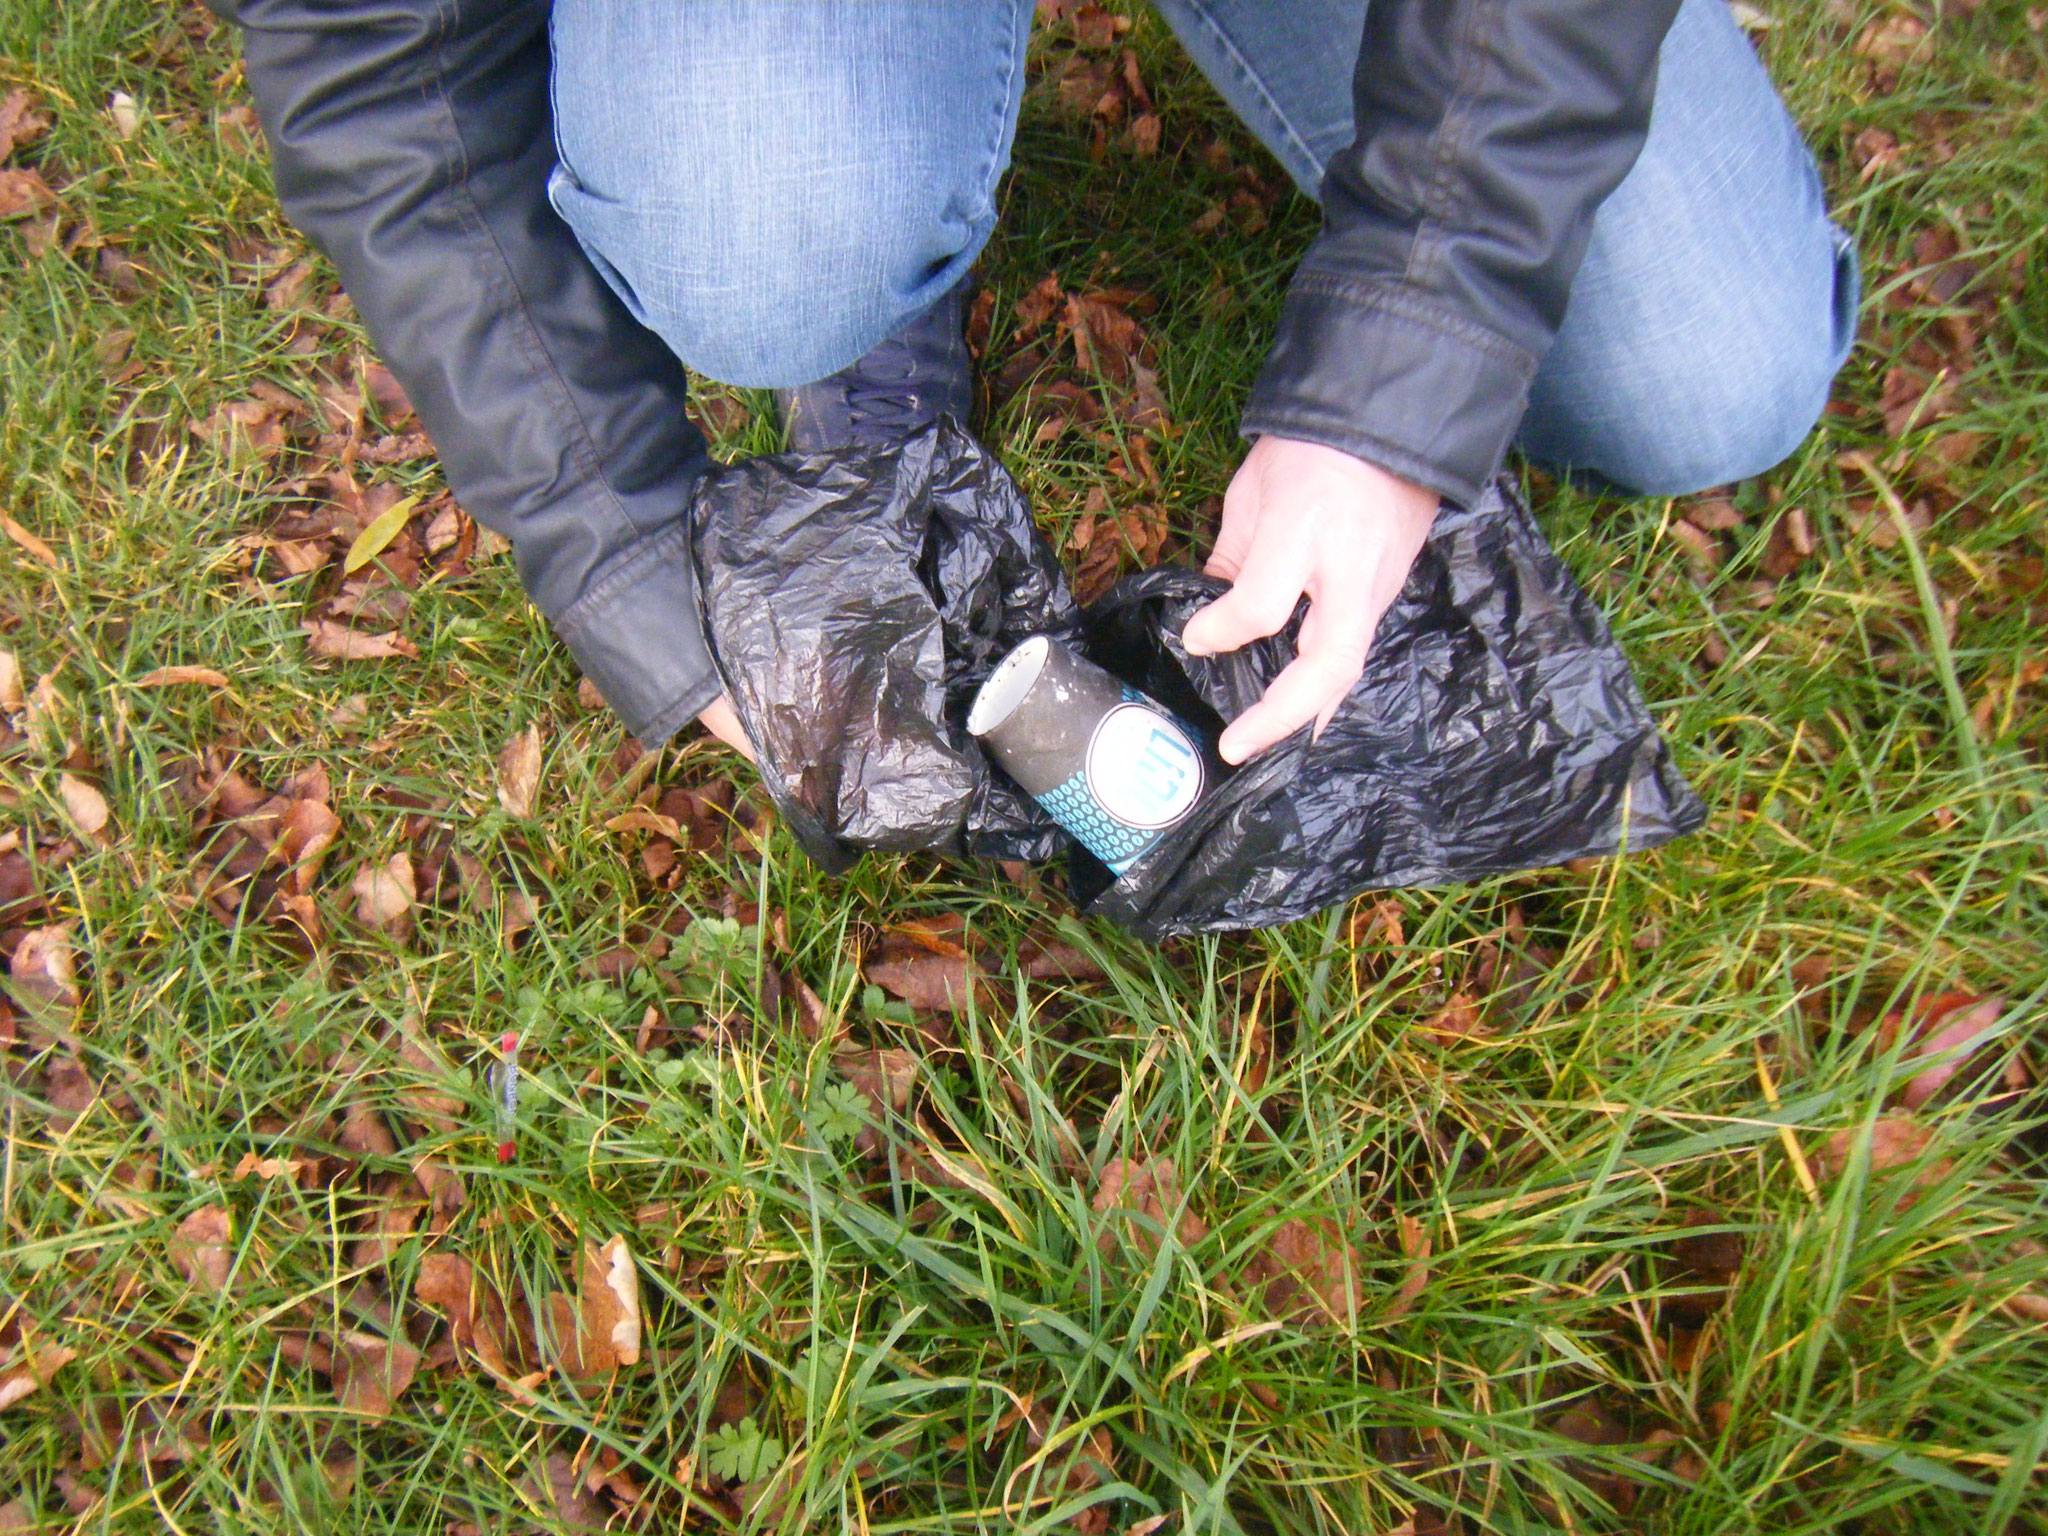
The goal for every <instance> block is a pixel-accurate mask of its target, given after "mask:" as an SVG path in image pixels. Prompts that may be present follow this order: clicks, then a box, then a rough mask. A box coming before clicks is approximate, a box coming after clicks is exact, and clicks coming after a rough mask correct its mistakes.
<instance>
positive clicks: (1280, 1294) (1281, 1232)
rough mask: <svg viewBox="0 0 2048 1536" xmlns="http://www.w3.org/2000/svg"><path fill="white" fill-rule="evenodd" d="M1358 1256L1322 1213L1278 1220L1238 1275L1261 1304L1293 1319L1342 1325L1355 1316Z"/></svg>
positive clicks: (1339, 1229)
mask: <svg viewBox="0 0 2048 1536" xmlns="http://www.w3.org/2000/svg"><path fill="white" fill-rule="evenodd" d="M1362 1267H1363V1260H1362V1259H1361V1258H1360V1256H1359V1252H1358V1250H1357V1249H1356V1248H1354V1247H1352V1246H1351V1245H1350V1244H1349V1243H1347V1242H1345V1241H1344V1233H1343V1229H1342V1228H1340V1227H1339V1226H1338V1225H1337V1223H1336V1222H1335V1221H1332V1220H1331V1219H1329V1218H1328V1217H1322V1218H1318V1219H1317V1220H1315V1221H1302V1220H1299V1219H1296V1220H1293V1221H1286V1222H1282V1223H1281V1225H1280V1227H1279V1229H1278V1230H1277V1231H1275V1232H1274V1233H1273V1237H1272V1240H1271V1241H1270V1242H1269V1243H1268V1244H1267V1245H1266V1247H1265V1249H1264V1250H1263V1251H1262V1252H1260V1253H1259V1254H1258V1255H1257V1256H1256V1257H1255V1258H1253V1260H1252V1262H1251V1263H1250V1264H1248V1265H1246V1266H1245V1272H1244V1278H1245V1282H1246V1284H1247V1285H1249V1286H1250V1287H1251V1288H1252V1289H1253V1290H1254V1291H1255V1292H1257V1293H1259V1295H1260V1297H1261V1299H1262V1301H1263V1304H1264V1306H1265V1309H1266V1310H1267V1311H1268V1312H1270V1313H1271V1314H1272V1315H1273V1316H1275V1317H1279V1318H1284V1319H1286V1320H1287V1321H1289V1322H1293V1323H1303V1324H1306V1323H1335V1324H1337V1325H1339V1326H1340V1327H1341V1326H1347V1325H1348V1324H1349V1323H1350V1322H1351V1320H1352V1319H1354V1318H1355V1317H1357V1316H1358V1310H1359V1303H1360V1300H1361V1291H1360V1285H1359V1278H1358V1277H1359V1271H1360V1269H1361V1268H1362Z"/></svg>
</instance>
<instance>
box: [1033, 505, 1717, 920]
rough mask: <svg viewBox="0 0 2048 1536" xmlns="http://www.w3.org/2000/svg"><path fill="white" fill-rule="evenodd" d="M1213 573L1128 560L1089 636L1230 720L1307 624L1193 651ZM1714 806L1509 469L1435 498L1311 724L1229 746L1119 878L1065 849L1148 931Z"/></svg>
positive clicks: (1504, 858) (1076, 892)
mask: <svg viewBox="0 0 2048 1536" xmlns="http://www.w3.org/2000/svg"><path fill="white" fill-rule="evenodd" d="M1223 590H1225V588H1224V584H1223V583H1221V582H1218V581H1214V580H1212V579H1210V578H1208V577H1205V576H1201V575H1198V574H1197V573H1195V572H1192V571H1185V570H1177V569H1173V568H1170V567H1162V568H1160V569H1158V570H1152V571H1146V572H1143V573H1141V574H1139V575H1136V576H1132V577H1128V578H1126V579H1125V580H1124V581H1122V582H1120V583H1119V584H1118V585H1117V586H1116V587H1115V588H1113V589H1112V590H1111V591H1110V592H1109V593H1108V594H1107V595H1106V596H1105V597H1104V598H1103V599H1102V601H1101V602H1100V603H1098V604H1097V605H1096V606H1095V607H1094V608H1092V609H1090V610H1089V612H1088V614H1087V637H1086V640H1085V641H1084V646H1085V649H1086V650H1087V652H1088V654H1089V655H1090V656H1091V657H1092V658H1093V659H1094V660H1095V661H1096V662H1098V663H1099V664H1100V665H1102V666H1105V667H1107V668H1108V669H1109V670H1110V671H1112V672H1115V673H1118V674H1119V675H1120V676H1122V677H1124V678H1125V680H1126V681H1128V682H1130V683H1132V684H1133V685H1134V686H1136V687H1139V688H1142V689H1145V690H1146V691H1148V692H1150V693H1152V694H1153V695H1154V697H1156V698H1158V699H1159V700H1160V701H1161V702H1162V703H1165V704H1167V705H1168V706H1169V707H1171V708H1174V709H1176V710H1178V711H1181V712H1183V715H1184V717H1186V718H1191V719H1194V720H1195V721H1197V723H1199V724H1203V725H1208V726H1214V727H1220V726H1221V724H1222V722H1223V721H1225V720H1228V719H1230V718H1233V717H1234V716H1236V715H1237V714H1239V713H1241V712H1242V711H1243V710H1244V709H1245V708H1247V707H1248V706H1249V705H1250V704H1251V703H1252V702H1253V701H1254V700H1256V699H1257V698H1258V697H1259V695H1260V694H1261V693H1263V692H1264V691H1265V687H1266V684H1267V683H1269V682H1270V681H1271V680H1272V679H1273V678H1274V677H1276V676H1277V675H1278V674H1279V672H1280V669H1281V668H1282V667H1284V666H1285V665H1286V664H1287V663H1288V662H1289V661H1290V660H1292V659H1293V656H1294V629H1295V628H1296V627H1298V619H1297V625H1291V626H1290V627H1289V629H1288V630H1287V631H1286V632H1284V633H1283V634H1282V635H1281V636H1278V637H1275V638H1274V639H1271V640H1266V641H1262V642H1259V643H1258V644H1255V645H1252V646H1249V647H1246V648H1245V649H1243V650H1241V651H1237V652H1233V653H1232V654H1230V655H1227V656H1213V657H1191V656H1189V655H1188V654H1187V653H1186V652H1185V651H1183V650H1182V649H1181V647H1180V632H1181V628H1182V626H1183V625H1185V624H1186V622H1187V620H1188V619H1189V618H1190V617H1192V616H1193V614H1194V613H1195V611H1196V610H1197V609H1199V608H1200V607H1202V606H1203V605H1204V604H1205V603H1207V602H1209V601H1210V600H1212V599H1213V598H1214V597H1216V596H1217V595H1218V594H1219V593H1221V592H1222V591H1223ZM1705 820H1706V807H1705V806H1704V805H1702V804H1701V803H1700V800H1699V797H1698V796H1697V795H1695V794H1694V793H1693V792H1692V789H1691V787H1690V786H1689V785H1688V784H1687V783H1686V782H1685V780H1684V779H1683V778H1682V777H1681V776H1680V775H1679V773H1678V772H1677V770H1676V768H1675V767H1673V765H1672V762H1671V755H1670V751H1669V749H1668V748H1667V747H1666V746H1665V744H1664V741H1663V738H1662V737H1661V736H1660V735H1659V734H1658V732H1657V729H1656V726H1655V724H1654V723H1653V722H1652V720H1651V719H1650V714H1649V710H1648V708H1647V706H1646V705H1645V704H1644V702H1643V697H1642V694H1641V692H1640V690H1638V688H1637V687H1636V683H1635V677H1634V674H1633V673H1632V672H1631V671H1630V669H1629V665H1628V659H1627V657H1626V656H1624V655H1623V654H1622V651H1621V648H1620V646H1619V645H1617V644H1616V643H1615V640H1614V637H1613V635H1612V634H1611V633H1610V632H1609V630H1608V628H1607V624H1606V621H1605V620H1604V619H1603V618H1602V617H1601V616H1600V612H1599V609H1598V608H1596V607H1595V606H1594V604H1593V602H1592V600H1591V599H1590V598H1588V597H1587V596H1586V594H1585V593H1584V592H1583V591H1582V590H1581V589H1580V588H1579V585H1578V583H1577V582H1576V581H1574V580H1573V578H1572V575H1571V573H1570V571H1569V570H1567V569H1566V568H1565V565H1564V563H1563V562H1562V561H1561V560H1559V559H1558V557H1557V555H1556V553H1555V552H1554V551H1553V550H1552V549H1551V548H1550V546H1549V544H1548V543H1546V542H1545V541H1544V538H1543V535H1542V534H1541V532H1539V531H1538V529H1537V527H1536V524H1535V521H1534V520H1533V519H1532V518H1531V517H1530V515H1529V513H1528V510H1527V509H1526V508H1525V507H1524V506H1523V505H1522V503H1521V501H1520V499H1519V498H1518V497H1517V496H1516V495H1515V494H1514V493H1513V491H1512V490H1511V488H1510V487H1509V486H1508V485H1507V484H1506V483H1505V482H1502V483H1500V484H1498V485H1496V486H1495V487H1494V488H1493V489H1492V490H1491V491H1489V493H1488V495H1487V496H1486V497H1485V498H1484V499H1483V500H1482V501H1481V502H1480V503H1479V504H1478V505H1477V506H1475V507H1473V508H1471V509H1470V510H1462V511H1461V510H1459V509H1456V508H1452V507H1446V508H1444V509H1443V510H1442V511H1441V512H1440V513H1439V514H1438V516H1437V520H1436V525H1435V527H1434V528H1433V529H1432V530H1431V533H1430V538H1429V542H1428V544H1427V545H1426V546H1425V547H1424V549H1423V552H1422V555H1421V556H1420V558H1418V559H1417V561H1416V564H1415V569H1414V570H1413V571H1412V572H1411V573H1410V575H1409V579H1408V583H1407V585H1406V586H1405V587H1404V588H1403V590H1402V592H1401V595H1400V597H1399V598H1398V599H1397V600H1396V601H1395V604H1394V606H1393V607H1392V608H1391V609H1389V610H1388V612H1387V615H1386V617H1385V618H1383V619H1382V620H1381V621H1380V627H1379V630H1378V632H1377V633H1376V634H1375V636H1374V639H1373V646H1372V651H1371V654H1370V655H1369V656H1368V658H1367V661H1366V667H1365V675H1364V676H1363V677H1362V678H1361V679H1360V680H1359V682H1358V685H1357V686H1356V687H1355V688H1353V689H1352V691H1351V693H1350V695H1349V697H1347V698H1346V699H1345V701H1344V703H1343V704H1342V705H1341V706H1339V708H1338V711H1337V714H1336V715H1335V717H1334V718H1333V719H1332V720H1331V722H1330V724H1329V726H1328V727H1327V728H1326V729H1325V730H1324V731H1323V733H1322V735H1321V736H1320V737H1317V738H1316V739H1314V740H1313V741H1311V740H1310V733H1309V731H1308V730H1307V729H1306V728H1304V729H1303V730H1301V731H1299V732H1297V733H1296V734H1295V735H1294V736H1292V737H1290V738H1289V739H1288V740H1286V741H1285V742H1282V743H1281V744H1280V745H1279V746H1277V747H1275V748H1273V749H1272V750H1271V751H1269V752H1267V753H1265V754H1263V755H1262V756H1260V757H1258V758H1256V759H1254V760H1253V761H1252V762H1250V763H1248V764H1246V765H1244V766H1243V767H1242V768H1239V769H1238V770H1237V771H1236V772H1235V773H1234V774H1232V775H1231V776H1230V777H1229V778H1228V779H1226V780H1225V781H1223V782H1222V783H1221V784H1219V785H1218V786H1217V787H1216V788H1215V789H1214V790H1213V791H1212V792H1211V793H1210V795H1209V796H1208V797H1207V798H1206V799H1205V800H1204V801H1203V803H1202V804H1201V806H1199V807H1198V808H1197V810H1196V812H1195V814H1194V816H1192V817H1191V818H1189V820H1188V821H1186V822H1184V823H1182V824H1181V825H1180V826H1178V827H1176V828H1174V829H1173V831H1172V832H1170V833H1168V834H1167V836H1166V837H1165V838H1163V839H1161V840H1160V842H1159V843H1158V844H1157V845H1156V846H1155V847H1153V848H1152V849H1150V850H1148V851H1147V853H1146V854H1145V856H1144V857H1143V858H1142V859H1141V860H1140V861H1139V863H1137V864H1136V865H1134V866H1132V868H1130V869H1129V870H1128V871H1126V872H1125V874H1124V875H1123V877H1122V878H1121V879H1118V880H1115V881H1114V883H1112V879H1111V876H1110V873H1109V871H1108V870H1107V869H1106V868H1104V867H1103V866H1102V865H1101V864H1100V863H1099V862H1097V861H1096V860H1095V859H1094V858H1093V857H1092V856H1091V855H1089V854H1087V853H1086V852H1085V851H1083V850H1078V849H1077V850H1075V851H1074V852H1073V854H1072V855H1071V876H1072V878H1071V879H1070V882H1069V886H1070V890H1071V891H1072V894H1073V896H1074V898H1075V900H1076V902H1077V903H1078V904H1080V905H1082V906H1084V907H1085V908H1086V909H1087V910H1088V911H1089V912H1090V913H1092V914H1098V915H1101V916H1105V917H1109V918H1111V919H1113V920H1114V921H1116V922H1118V923H1120V924H1122V925H1123V926H1124V927H1126V928H1129V929H1131V930H1132V931H1133V932H1136V933H1139V934H1142V935H1145V936H1147V937H1151V938H1160V937H1164V936H1166V935H1169V934H1175V933H1188V932H1194V931H1199V930H1206V929H1231V928H1261V927H1266V926H1269V925H1271V924H1274V923H1283V922H1289V921H1292V920H1294V919H1296V918H1300V917H1305V916H1307V915H1308V914H1310V913H1312V912H1315V911H1317V910H1319V909H1321V908H1323V907H1326V906H1329V905H1330V904H1332V903H1333V902H1338V901H1342V900H1346V899H1348V898H1349V897H1351V896H1354V895H1356V894H1357V893H1358V892H1360V891H1363V890H1370V889H1375V888H1379V887H1387V886H1406V885H1446V884H1452V883H1457V882H1462V881H1467V880H1476V879H1480V878H1483V877H1485V876H1488V875H1496V874H1506V873H1509V872H1512V871H1515V870H1523V869H1539V868H1543V867H1545V866H1548V865H1553V864H1562V863H1564V862H1566V861H1567V860H1570V859H1576V858H1587V857H1594V856H1600V855H1605V854H1613V853H1620V852H1623V851H1632V850H1641V849H1645V848H1650V847H1654V846H1655V845H1657V844H1658V843H1661V842H1665V841H1667V840H1668V839H1670V838H1673V837H1677V836H1679V835H1681V834H1683V833H1686V832H1690V831H1693V830H1695V829H1696V828H1698V827H1699V826H1700V825H1701V824H1702V823H1703V822H1704V821H1705Z"/></svg>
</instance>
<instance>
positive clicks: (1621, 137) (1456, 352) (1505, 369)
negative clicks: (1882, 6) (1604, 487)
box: [1244, 0, 1678, 506]
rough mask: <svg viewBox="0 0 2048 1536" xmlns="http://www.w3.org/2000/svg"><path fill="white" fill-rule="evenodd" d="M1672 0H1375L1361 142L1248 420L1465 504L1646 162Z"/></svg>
mask: <svg viewBox="0 0 2048 1536" xmlns="http://www.w3.org/2000/svg"><path fill="white" fill-rule="evenodd" d="M1677 9H1678V0H1373V3H1372V4H1371V5H1369V6H1368V7H1366V19H1365V38H1364V45H1363V48H1362V50H1361V53H1360V57H1359V64H1358V72H1357V76H1356V78H1355V80H1354V82H1353V88H1352V89H1353V99H1354V101H1355V103H1356V120H1357V128H1358V131H1357V137H1356V138H1355V139H1354V140H1353V142H1352V144H1351V147H1350V148H1349V149H1347V150H1346V151H1344V153H1342V154H1340V155H1338V156H1337V157H1336V158H1335V159H1334V160H1332V161H1331V163H1330V165H1329V167H1328V170H1327V173H1326V175H1325V178H1324V181H1323V188H1322V202H1323V228H1322V231H1321V233H1320V234H1319V235H1318V236H1317V238H1316V240H1315V241H1314V243H1313V244H1312V245H1311V246H1310V248H1309V251H1308V254H1307V256H1306V257H1304V258H1303V260H1302V263H1301V266H1300V269H1299V270H1298V271H1297V272H1296V273H1295V277H1294V281H1293V283H1292V285H1291V287H1290V288H1289V290H1288V295H1287V300H1286V303H1285V305H1284V306H1283V308H1282V311H1281V319H1280V328H1279V335H1278V339H1277V340H1276V342H1275V343H1274V347H1273V350H1272V353H1271V355H1270V356H1269V358H1268V359H1267V362H1266V366H1265V368H1264V370H1263V372H1262V373H1261V375H1260V377H1259V380H1258V382H1257V383H1256V385H1255V386H1254V387H1253V390H1252V398H1251V402H1250V404H1249V406H1248V407H1247V409H1246V413H1245V419H1244V431H1245V433H1246V435H1247V436H1256V435H1259V434H1262V433H1267V432H1271V433H1276V434H1278V435H1281V436H1285V437H1295V438H1304V439H1307V440H1310V441H1313V442H1320V443H1325V444H1328V445H1329V446H1331V447H1334V448H1341V449H1343V450H1345V451H1346V452H1348V453H1352V454H1355V455H1356V456H1358V457H1359V458H1362V459H1367V460H1370V461H1371V462H1373V463H1375V464H1378V465H1380V466H1381V467H1382V468H1385V469H1388V470H1391V471H1393V472H1394V473H1395V474H1398V475H1400V476H1402V477H1403V478H1404V479H1408V480H1412V481H1415V482H1416V483H1418V484H1421V485H1424V486H1427V487H1429V488H1430V489H1432V490H1434V491H1436V492H1438V493H1439V494H1440V495H1442V496H1444V497H1445V498H1446V499H1448V500H1450V501H1452V502H1455V503H1457V504H1459V505H1465V506H1469V505H1470V504H1471V503H1472V502H1473V501H1474V500H1475V499H1476V498H1477V497H1478V495H1479V493H1480V490H1481V488H1482V487H1483V486H1484V485H1485V484H1486V483H1487V481H1488V480H1490V479H1491V478H1492V476H1493V474H1494V472H1495V471H1496V470H1497V469H1498V468H1499V465H1500V461H1501V457H1502V455H1503V454H1504V453H1505V452H1506V450H1507V445H1508V441H1509V439H1510V438H1512V437H1513V436H1514V433H1515V429H1516V428H1517V427H1518V426H1519V425H1520V423H1521V419H1522V411H1523V408H1524V406H1525V405H1526V404H1527V401H1528V392H1529V381H1530V379H1531V378H1532V377H1533V376H1534V374H1535V372H1536V367H1537V364H1538V363H1539V362H1541V361H1542V358H1543V354H1544V353H1545V351H1546V350H1547V349H1548V348H1549V345H1550V342H1551V340H1552V338H1553V337H1554V336H1555V335H1556V334H1557V328H1558V324H1559V322H1560V321H1561V320H1562V319H1563V317H1564V308H1565V300H1566V298H1567V297H1568V296H1569V294H1570V291H1571V282H1572V278H1573V276H1574V274H1576V272H1577V271H1578V266H1579V260H1580V258H1581V256H1583V255H1584V253H1585V249H1586V237H1587V233H1588V230H1589V229H1590V227H1591V224H1592V219H1593V214H1594V212H1595V211H1596V210H1597V209H1598V208H1599V206H1600V202H1601V200H1602V199H1603V198H1605V197H1606V196H1607V194H1608V193H1609V192H1611V191H1613V190H1614V188H1615V187H1616V186H1617V185H1618V184H1619V183H1620V181H1621V179H1622V177H1623V176H1625V175H1626V174H1627V173H1628V170H1629V167H1630V166H1632V165H1633V164H1634V163H1635V158H1636V155H1637V153H1638V152H1639V151H1640V150H1641V148H1642V143H1643V136H1644V133H1645V131H1646V130H1647V128H1648V125H1649V119H1650V98H1651V95H1652V93H1653V90H1654V88H1655V83H1656V73H1657V50H1658V48H1659V46H1660V45H1661V43H1662V42H1663V38H1664V34H1665V32H1666V30H1667V29H1668V28H1669V27H1670V25H1671V20H1672V17H1673V15H1674V14H1675V13H1676V11H1677Z"/></svg>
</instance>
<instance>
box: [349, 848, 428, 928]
mask: <svg viewBox="0 0 2048 1536" xmlns="http://www.w3.org/2000/svg"><path fill="white" fill-rule="evenodd" d="M349 888H350V889H351V890H352V891H353V892H354V893H355V898H356V921H357V922H359V923H361V924H362V925H363V926H364V927H365V928H369V929H371V930H373V931H374V932H377V933H383V934H388V935H390V936H391V937H392V938H395V939H397V938H404V937H405V936H406V935H407V934H408V933H410V932H411V931H412V907H413V903H414V902H415V901H417V900H418V899H419V885H418V883H417V881H416V880H415V879H414V877H413V870H412V859H411V857H410V855H408V854H407V853H406V852H405V851H404V850H403V849H400V850H399V851H398V852H397V853H394V854H393V855H391V857H390V858H388V859H386V860H385V861H384V862H383V863H382V864H365V865H364V866H363V867H362V868H361V869H359V870H358V871H356V878H355V881H354V883H353V884H352V885H351V886H350V887H349Z"/></svg>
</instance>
